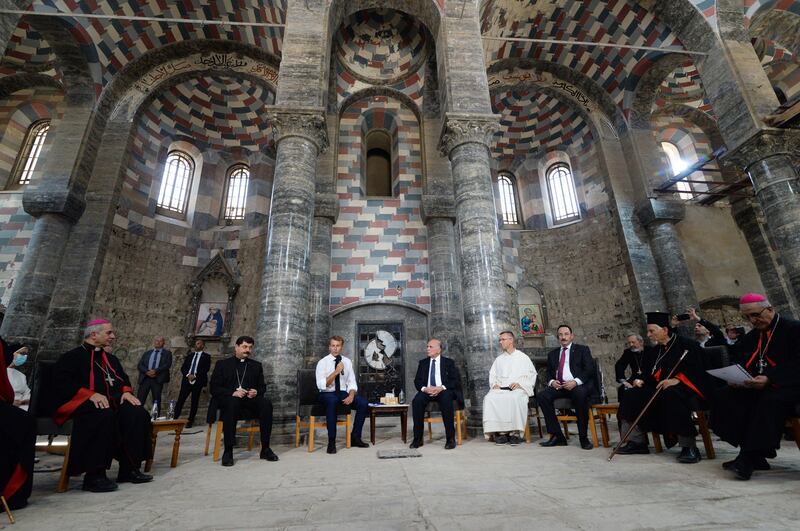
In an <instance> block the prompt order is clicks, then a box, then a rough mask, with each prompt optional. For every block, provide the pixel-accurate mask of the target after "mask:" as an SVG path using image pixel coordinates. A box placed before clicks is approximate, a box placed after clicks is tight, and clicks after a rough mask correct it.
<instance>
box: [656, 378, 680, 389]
mask: <svg viewBox="0 0 800 531" xmlns="http://www.w3.org/2000/svg"><path fill="white" fill-rule="evenodd" d="M679 383H681V381H680V380H678V379H677V378H669V379H667V380H661V381H660V382H658V385H657V386H656V388H657V389H666V388H667V387H672V386H673V385H678V384H679Z"/></svg>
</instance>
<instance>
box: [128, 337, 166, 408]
mask: <svg viewBox="0 0 800 531" xmlns="http://www.w3.org/2000/svg"><path fill="white" fill-rule="evenodd" d="M171 367H172V352H170V351H169V350H167V349H165V348H164V338H163V337H161V336H156V337H155V338H154V339H153V348H152V349H150V350H148V351H146V352H145V353H144V354H142V359H140V360H139V365H138V366H137V368H138V369H139V390H138V392H137V394H136V397H137V398H138V399H139V402H141V403H142V404H144V403H145V402H146V401H147V395H148V394H149V393H153V405H156V410H157V411H158V412H159V414H160V412H161V390H162V389H163V388H164V384H165V383H167V382H169V370H170V368H171Z"/></svg>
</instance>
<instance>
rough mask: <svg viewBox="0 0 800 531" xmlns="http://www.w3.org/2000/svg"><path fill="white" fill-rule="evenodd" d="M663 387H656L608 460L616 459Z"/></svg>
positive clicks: (679, 360)
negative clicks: (618, 452)
mask: <svg viewBox="0 0 800 531" xmlns="http://www.w3.org/2000/svg"><path fill="white" fill-rule="evenodd" d="M688 353H689V351H688V350H684V351H683V354H681V357H680V358H679V359H678V361H677V362H676V363H675V366H674V367H673V368H672V370H671V371H669V375H668V376H667V377H666V378H664V380H669V379H670V378H672V375H673V374H674V373H675V370H676V369H677V368H678V365H680V364H681V362H682V361H683V358H685V357H686V354H688ZM662 381H663V380H662ZM662 389H663V387H659V388H658V389H656V392H655V393H653V396H652V397H650V400H649V401H648V402H647V404H645V406H644V407H643V408H642V412H641V413H639V416H638V417H636V420H634V421H633V424H631V427H630V428H628V433H626V434H625V436H624V437H623V438H622V439H620V441H619V442H618V443H617V445H616V446H615V447H614V450H613V451H612V452H611V455H609V456H608V460H609V461H611V460H612V459H614V456H615V455H617V451H619V449H620V448H622V445H623V444H625V443H626V442H627V441H628V437H630V436H631V432H633V429H634V428H635V427H636V425H637V424H639V421H640V420H642V417H643V416H644V414H645V413H647V408H649V407H650V404H652V403H653V400H655V399H656V397H657V396H658V393H660V392H661V390H662Z"/></svg>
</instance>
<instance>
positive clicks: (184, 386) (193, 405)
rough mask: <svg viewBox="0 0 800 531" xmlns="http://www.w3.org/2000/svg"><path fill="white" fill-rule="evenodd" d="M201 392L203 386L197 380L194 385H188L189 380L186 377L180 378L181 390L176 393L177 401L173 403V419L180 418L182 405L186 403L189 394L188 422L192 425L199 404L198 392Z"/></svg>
mask: <svg viewBox="0 0 800 531" xmlns="http://www.w3.org/2000/svg"><path fill="white" fill-rule="evenodd" d="M202 390H203V386H202V385H200V384H199V383H198V382H197V380H195V382H194V385H192V384H190V383H189V380H187V379H186V377H184V378H181V390H180V391H179V392H178V401H177V402H176V403H175V418H176V419H179V418H181V410H182V409H183V404H184V402H186V399H187V398H188V397H189V394H191V395H192V401H191V402H190V405H189V422H190V423H194V416H195V415H197V405H198V404H199V403H200V392H201V391H202Z"/></svg>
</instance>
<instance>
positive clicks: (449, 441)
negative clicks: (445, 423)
mask: <svg viewBox="0 0 800 531" xmlns="http://www.w3.org/2000/svg"><path fill="white" fill-rule="evenodd" d="M455 447H456V442H455V441H454V440H453V439H447V442H446V443H444V449H445V450H452V449H453V448H455Z"/></svg>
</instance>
